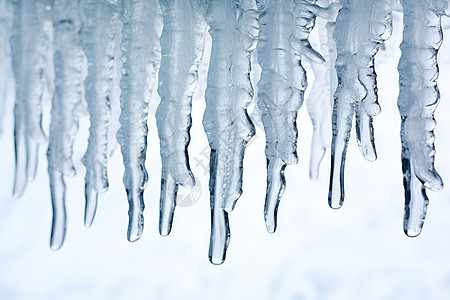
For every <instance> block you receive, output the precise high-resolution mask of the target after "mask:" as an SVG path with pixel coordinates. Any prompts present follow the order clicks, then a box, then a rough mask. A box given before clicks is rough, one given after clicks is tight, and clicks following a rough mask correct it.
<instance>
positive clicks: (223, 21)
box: [203, 0, 236, 264]
mask: <svg viewBox="0 0 450 300" xmlns="http://www.w3.org/2000/svg"><path fill="white" fill-rule="evenodd" d="M235 19H236V5H235V3H234V1H232V0H225V1H221V0H211V1H210V2H209V6H208V8H207V11H206V13H205V20H206V22H207V23H208V25H209V26H210V29H209V33H210V34H211V38H212V46H211V58H210V64H209V71H208V79H207V87H206V92H205V100H206V110H205V114H204V116H203V127H204V129H205V132H206V135H207V137H208V141H209V145H210V147H211V155H210V163H209V164H210V165H209V170H210V179H209V190H210V205H211V237H210V243H209V260H210V261H211V263H213V264H221V263H223V262H224V260H225V256H226V250H227V247H228V243H229V238H230V227H229V224H228V214H227V212H226V211H225V210H224V209H223V203H224V201H225V197H226V191H227V188H228V187H229V180H230V176H229V174H230V172H231V171H230V167H231V155H232V153H233V146H234V139H233V133H234V131H233V130H232V128H231V127H232V126H233V115H232V109H231V105H232V93H233V91H232V84H233V80H232V75H231V68H232V63H231V54H232V48H233V32H234V28H235V27H234V25H235Z"/></svg>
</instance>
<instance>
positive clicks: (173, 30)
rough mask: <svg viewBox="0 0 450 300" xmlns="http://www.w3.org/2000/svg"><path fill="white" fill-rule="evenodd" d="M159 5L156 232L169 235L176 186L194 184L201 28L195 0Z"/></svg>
mask: <svg viewBox="0 0 450 300" xmlns="http://www.w3.org/2000/svg"><path fill="white" fill-rule="evenodd" d="M160 5H161V10H162V14H163V24H164V27H163V31H162V35H161V56H162V59H161V68H160V70H159V87H158V92H159V95H160V96H161V102H160V104H159V106H158V110H157V111H156V119H157V126H158V133H159V138H160V141H161V161H162V170H161V196H160V217H159V232H160V234H161V235H168V234H169V233H170V231H171V228H172V220H173V214H174V210H175V206H176V197H177V190H178V186H179V185H182V186H183V187H185V188H192V187H193V186H194V185H195V179H194V176H193V174H192V172H191V169H190V166H189V157H188V151H187V147H188V145H189V141H190V135H189V130H190V128H191V123H192V121H191V108H192V96H193V94H194V91H195V88H196V86H197V79H198V74H197V73H198V66H199V64H200V60H201V58H202V55H203V45H204V37H205V30H206V24H205V22H204V21H203V17H202V13H203V12H202V10H203V9H204V8H203V6H201V5H200V2H199V0H186V1H176V0H166V1H162V0H161V1H160Z"/></svg>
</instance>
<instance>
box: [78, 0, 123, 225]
mask: <svg viewBox="0 0 450 300" xmlns="http://www.w3.org/2000/svg"><path fill="white" fill-rule="evenodd" d="M81 11H82V14H81V15H82V31H81V32H82V42H83V49H84V52H85V54H86V57H87V61H88V75H87V77H86V80H85V81H84V89H85V98H86V102H87V107H88V112H89V118H90V121H91V126H90V128H89V132H90V135H89V142H88V147H87V150H86V154H85V155H84V157H83V159H82V162H83V164H84V165H85V166H86V178H85V197H86V208H85V214H84V225H85V226H86V227H90V226H91V224H92V222H93V220H94V217H95V212H96V209H97V198H98V193H103V192H105V191H106V190H107V189H108V174H107V160H108V151H107V146H108V124H109V116H110V103H109V101H110V100H109V96H110V93H111V84H112V76H113V66H114V52H115V51H114V48H115V42H114V38H115V33H116V20H117V1H115V0H96V1H91V0H83V1H82V2H81Z"/></svg>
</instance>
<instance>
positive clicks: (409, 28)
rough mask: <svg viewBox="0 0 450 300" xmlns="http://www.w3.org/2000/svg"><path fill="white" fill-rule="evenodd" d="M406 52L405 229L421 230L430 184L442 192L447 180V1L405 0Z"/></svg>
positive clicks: (402, 68)
mask: <svg viewBox="0 0 450 300" xmlns="http://www.w3.org/2000/svg"><path fill="white" fill-rule="evenodd" d="M402 4H403V24H404V27H403V41H402V43H401V45H400V49H401V51H402V55H401V57H400V61H399V64H398V71H399V75H400V80H399V83H400V91H399V96H398V108H399V111H400V115H401V118H402V124H401V131H400V136H401V140H402V169H403V184H404V187H405V213H404V219H403V230H404V231H405V233H406V234H407V235H408V236H410V237H415V236H418V235H419V234H420V232H421V231H422V227H423V224H424V221H425V216H426V212H427V205H428V198H427V195H426V191H425V188H427V189H430V190H432V191H439V190H441V189H442V188H443V182H442V179H441V177H440V176H439V174H438V173H437V171H436V169H435V168H434V156H435V152H436V151H435V147H434V140H435V136H434V132H433V130H434V128H435V126H436V121H435V119H434V111H435V110H436V107H437V105H438V103H439V99H440V94H439V89H438V86H437V79H438V74H439V71H438V65H437V54H438V51H439V48H440V46H441V44H442V38H443V36H442V28H441V16H442V15H443V14H444V13H445V8H446V7H447V2H446V1H443V0H430V1H419V0H404V1H402Z"/></svg>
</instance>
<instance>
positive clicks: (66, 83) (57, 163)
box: [47, 0, 83, 250]
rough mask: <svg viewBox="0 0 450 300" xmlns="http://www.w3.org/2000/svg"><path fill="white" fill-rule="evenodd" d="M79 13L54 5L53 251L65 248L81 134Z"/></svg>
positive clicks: (72, 6)
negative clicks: (69, 180) (69, 187)
mask: <svg viewBox="0 0 450 300" xmlns="http://www.w3.org/2000/svg"><path fill="white" fill-rule="evenodd" d="M77 9H78V5H77V3H76V2H73V1H64V0H58V1H55V2H54V7H53V24H54V25H53V30H54V31H53V32H54V39H53V44H54V51H55V52H54V64H55V94H54V96H53V101H52V104H53V105H52V113H51V124H50V138H49V145H48V151H47V158H48V173H49V176H50V189H51V197H52V207H53V221H52V232H51V238H50V247H51V248H52V249H54V250H57V249H59V248H60V247H61V246H62V244H63V242H64V236H65V231H66V208H65V196H66V186H65V183H64V175H67V176H74V175H75V169H74V166H73V162H72V152H73V142H74V139H75V135H76V132H77V130H78V118H79V110H80V105H81V68H82V64H83V50H82V48H81V41H80V38H79V34H78V33H79V31H80V21H79V18H78V10H77Z"/></svg>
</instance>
